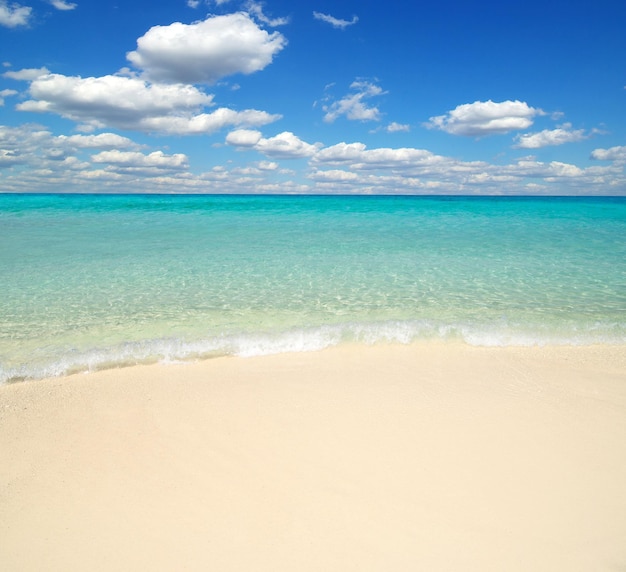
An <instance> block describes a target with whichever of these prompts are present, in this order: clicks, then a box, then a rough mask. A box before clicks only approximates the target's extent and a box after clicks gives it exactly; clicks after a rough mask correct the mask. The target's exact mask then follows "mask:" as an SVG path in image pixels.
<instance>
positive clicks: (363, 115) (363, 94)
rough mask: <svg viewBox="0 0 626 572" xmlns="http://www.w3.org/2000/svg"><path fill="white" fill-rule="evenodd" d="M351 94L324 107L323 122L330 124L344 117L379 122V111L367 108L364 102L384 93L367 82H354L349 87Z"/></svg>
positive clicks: (375, 108)
mask: <svg viewBox="0 0 626 572" xmlns="http://www.w3.org/2000/svg"><path fill="white" fill-rule="evenodd" d="M350 89H351V90H352V92H351V93H349V94H348V95H346V96H344V97H342V98H341V99H339V100H338V101H334V102H333V103H331V104H330V105H324V106H323V107H322V109H323V110H324V111H325V112H326V113H325V115H324V121H325V122H326V123H332V122H333V121H335V120H336V119H337V118H338V117H340V116H342V115H344V116H345V117H347V118H348V119H351V120H357V121H379V120H380V111H379V110H378V108H377V107H374V106H369V105H368V104H367V102H366V100H368V99H370V98H372V97H376V96H379V95H383V94H385V93H386V92H384V91H383V90H382V88H381V87H379V86H378V85H376V84H374V83H371V82H369V81H355V82H352V84H351V85H350Z"/></svg>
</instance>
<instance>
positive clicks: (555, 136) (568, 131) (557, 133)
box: [515, 123, 588, 149]
mask: <svg viewBox="0 0 626 572" xmlns="http://www.w3.org/2000/svg"><path fill="white" fill-rule="evenodd" d="M587 137H588V135H585V130H584V129H572V125H571V123H565V124H564V125H561V126H560V127H557V128H556V129H544V130H543V131H539V132H538V133H524V134H523V135H516V137H515V141H517V143H516V144H515V147H516V148H518V149H540V148H541V147H548V146H551V145H563V144H564V143H575V142H577V141H582V140H584V139H587Z"/></svg>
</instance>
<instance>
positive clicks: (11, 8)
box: [0, 0, 33, 28]
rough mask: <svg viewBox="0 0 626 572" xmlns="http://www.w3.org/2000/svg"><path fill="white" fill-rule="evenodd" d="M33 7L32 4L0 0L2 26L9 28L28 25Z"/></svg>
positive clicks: (0, 22) (0, 21) (0, 23)
mask: <svg viewBox="0 0 626 572" xmlns="http://www.w3.org/2000/svg"><path fill="white" fill-rule="evenodd" d="M32 11H33V9H32V8H31V7H30V6H21V5H20V4H15V3H11V4H9V3H8V2H6V1H5V0H0V26H5V27H7V28H17V27H18V26H27V25H28V20H29V19H30V15H31V13H32Z"/></svg>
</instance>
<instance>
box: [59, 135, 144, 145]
mask: <svg viewBox="0 0 626 572" xmlns="http://www.w3.org/2000/svg"><path fill="white" fill-rule="evenodd" d="M57 141H59V143H61V144H63V145H67V146H69V147H72V148H76V149H125V148H126V149H128V148H132V147H137V144H136V143H135V142H134V141H132V140H130V139H128V137H122V136H121V135H117V134H116V133H99V134H98V135H70V136H67V135H59V136H58V137H57Z"/></svg>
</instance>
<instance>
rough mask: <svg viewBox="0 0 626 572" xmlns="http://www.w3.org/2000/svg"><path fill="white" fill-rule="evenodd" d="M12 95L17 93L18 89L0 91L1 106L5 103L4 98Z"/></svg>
mask: <svg viewBox="0 0 626 572" xmlns="http://www.w3.org/2000/svg"><path fill="white" fill-rule="evenodd" d="M11 95H17V91H15V90H14V89H3V90H2V91H0V107H2V106H3V105H4V98H5V97H9V96H11Z"/></svg>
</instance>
